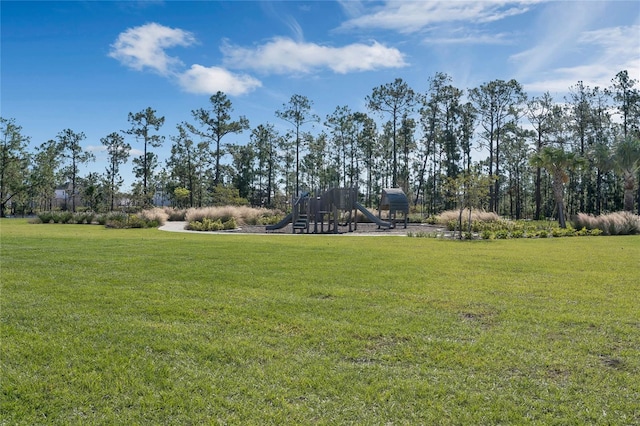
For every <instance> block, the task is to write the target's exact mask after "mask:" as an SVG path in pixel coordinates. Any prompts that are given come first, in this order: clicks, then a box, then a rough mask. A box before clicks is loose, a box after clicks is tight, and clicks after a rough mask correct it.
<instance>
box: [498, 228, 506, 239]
mask: <svg viewBox="0 0 640 426" xmlns="http://www.w3.org/2000/svg"><path fill="white" fill-rule="evenodd" d="M507 238H509V231H507V230H506V229H500V230H498V231H496V239H497V240H506V239H507Z"/></svg>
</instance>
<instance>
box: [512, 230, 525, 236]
mask: <svg viewBox="0 0 640 426" xmlns="http://www.w3.org/2000/svg"><path fill="white" fill-rule="evenodd" d="M522 237H524V231H523V230H521V229H515V230H513V231H511V238H522Z"/></svg>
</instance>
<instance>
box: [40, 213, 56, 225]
mask: <svg viewBox="0 0 640 426" xmlns="http://www.w3.org/2000/svg"><path fill="white" fill-rule="evenodd" d="M37 216H38V219H40V222H42V223H51V222H53V213H52V212H40V213H38V215H37Z"/></svg>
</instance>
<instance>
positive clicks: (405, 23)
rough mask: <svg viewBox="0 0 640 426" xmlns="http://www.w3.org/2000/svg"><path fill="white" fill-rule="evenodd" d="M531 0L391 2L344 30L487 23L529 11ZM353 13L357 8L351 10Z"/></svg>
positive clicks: (407, 30) (402, 30)
mask: <svg viewBox="0 0 640 426" xmlns="http://www.w3.org/2000/svg"><path fill="white" fill-rule="evenodd" d="M537 2H538V1H537V0H530V1H402V2H401V1H388V2H386V3H385V5H384V6H382V7H380V8H378V9H377V10H376V11H374V12H372V13H365V14H363V15H360V16H357V17H354V18H351V19H349V20H347V21H346V22H344V23H343V24H342V25H341V28H343V29H352V28H381V29H387V30H393V31H398V32H400V33H405V34H406V33H412V32H417V31H420V30H422V29H424V28H425V27H428V26H430V25H434V24H438V23H443V22H460V21H465V22H473V23H486V22H493V21H498V20H501V19H504V18H507V17H509V16H514V15H519V14H522V13H525V12H527V11H528V10H529V5H530V4H533V3H537ZM349 11H350V12H351V13H354V9H350V10H349Z"/></svg>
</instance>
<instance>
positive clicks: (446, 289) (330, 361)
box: [0, 220, 640, 425]
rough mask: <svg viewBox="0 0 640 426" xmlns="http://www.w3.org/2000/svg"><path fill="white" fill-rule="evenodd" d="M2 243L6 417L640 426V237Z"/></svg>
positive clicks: (145, 232)
mask: <svg viewBox="0 0 640 426" xmlns="http://www.w3.org/2000/svg"><path fill="white" fill-rule="evenodd" d="M0 245H1V271H0V273H1V281H2V287H1V293H0V301H1V306H0V321H1V323H0V327H1V328H0V332H1V334H0V341H1V346H0V357H1V358H0V362H1V364H0V365H1V371H0V380H1V382H0V386H1V389H2V392H1V401H0V423H2V424H7V425H34V424H64V425H68V424H82V425H87V424H89V425H91V424H167V425H176V424H241V425H263V424H331V425H333V424H362V425H374V424H405V425H415V424H426V425H432V424H441V425H447V424H452V425H453V424H455V425H472V424H473V425H493V424H518V425H520V424H539V425H543V424H544V425H547V424H557V425H572V424H575V425H582V424H603V425H605V424H606V425H615V424H620V425H632V424H640V303H639V300H640V283H639V282H640V237H639V236H630V237H580V238H557V239H518V240H501V241H467V242H463V241H444V240H436V239H431V238H406V237H358V236H313V235H296V236H292V235H267V236H261V235H210V234H184V233H168V232H162V231H158V230H155V229H142V230H139V229H136V230H115V229H106V228H104V227H100V226H89V225H31V224H27V222H26V221H23V220H2V221H0Z"/></svg>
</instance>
